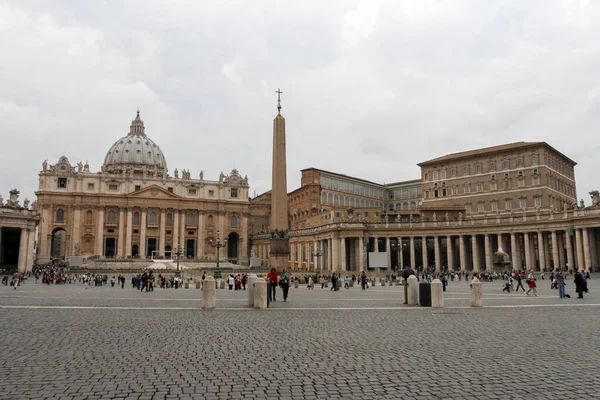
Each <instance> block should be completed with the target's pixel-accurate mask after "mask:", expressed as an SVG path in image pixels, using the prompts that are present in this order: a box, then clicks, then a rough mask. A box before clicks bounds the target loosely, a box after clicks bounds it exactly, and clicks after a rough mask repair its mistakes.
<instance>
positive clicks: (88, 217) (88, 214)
mask: <svg viewBox="0 0 600 400" xmlns="http://www.w3.org/2000/svg"><path fill="white" fill-rule="evenodd" d="M85 223H86V224H91V223H92V210H88V211H87V212H86V213H85Z"/></svg>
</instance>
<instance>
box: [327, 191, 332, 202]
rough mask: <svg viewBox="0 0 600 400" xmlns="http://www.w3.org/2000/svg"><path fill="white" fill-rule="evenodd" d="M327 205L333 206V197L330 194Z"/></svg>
mask: <svg viewBox="0 0 600 400" xmlns="http://www.w3.org/2000/svg"><path fill="white" fill-rule="evenodd" d="M327 203H328V204H333V195H332V194H331V193H329V194H328V195H327Z"/></svg>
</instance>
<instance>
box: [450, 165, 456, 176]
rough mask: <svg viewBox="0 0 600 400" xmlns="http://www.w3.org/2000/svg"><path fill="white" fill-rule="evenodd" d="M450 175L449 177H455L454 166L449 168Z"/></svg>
mask: <svg viewBox="0 0 600 400" xmlns="http://www.w3.org/2000/svg"><path fill="white" fill-rule="evenodd" d="M450 177H451V178H454V177H456V167H452V168H450Z"/></svg>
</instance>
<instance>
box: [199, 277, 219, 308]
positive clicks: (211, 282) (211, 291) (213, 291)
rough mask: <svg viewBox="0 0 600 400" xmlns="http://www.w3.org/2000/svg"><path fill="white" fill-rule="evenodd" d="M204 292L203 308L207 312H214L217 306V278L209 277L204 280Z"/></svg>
mask: <svg viewBox="0 0 600 400" xmlns="http://www.w3.org/2000/svg"><path fill="white" fill-rule="evenodd" d="M204 283H206V284H205V285H204V290H203V291H202V308H204V309H205V310H212V309H214V308H215V306H216V304H217V287H216V285H215V278H213V277H212V276H210V275H209V276H207V277H206V278H205V279H204Z"/></svg>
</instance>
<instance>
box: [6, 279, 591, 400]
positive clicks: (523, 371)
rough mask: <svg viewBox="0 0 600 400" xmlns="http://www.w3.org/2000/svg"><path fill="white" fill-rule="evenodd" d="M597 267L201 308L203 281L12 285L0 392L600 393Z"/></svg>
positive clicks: (104, 395) (241, 299)
mask: <svg viewBox="0 0 600 400" xmlns="http://www.w3.org/2000/svg"><path fill="white" fill-rule="evenodd" d="M598 279H600V276H598ZM595 282H596V281H595V280H594V279H592V280H590V282H589V286H590V293H589V294H588V295H587V296H586V298H585V299H583V300H578V299H574V298H572V299H567V300H559V299H558V298H557V295H556V292H555V291H551V290H549V289H548V288H547V287H546V286H549V281H546V282H543V281H541V282H540V286H541V287H540V295H539V296H538V297H527V296H525V295H523V294H510V295H504V294H502V293H501V292H500V290H501V284H500V283H499V282H496V283H489V284H488V283H486V284H485V285H484V293H485V298H484V308H482V309H470V308H468V307H466V306H468V304H469V299H468V285H467V284H466V283H464V282H461V283H454V284H451V285H450V287H449V289H448V292H446V293H445V296H446V301H445V302H446V305H447V307H446V308H444V309H431V308H419V307H412V306H411V307H409V306H403V305H402V299H403V295H402V288H401V287H398V288H396V287H388V286H386V287H377V288H374V289H373V288H371V289H368V290H367V291H361V290H360V289H358V288H356V287H355V288H352V289H350V290H348V291H345V290H342V291H340V292H331V291H329V290H328V289H323V290H321V289H320V287H317V288H316V289H315V290H314V291H309V290H307V289H306V288H303V287H301V288H299V289H290V300H289V301H288V302H287V303H284V302H282V301H281V300H282V298H281V299H278V301H277V302H276V303H272V306H273V307H272V308H271V309H269V310H262V311H261V310H251V309H249V308H248V307H246V306H245V303H246V292H243V291H241V292H235V291H233V292H230V291H228V290H218V291H217V298H218V300H217V309H216V310H209V311H207V310H201V309H200V304H201V302H200V299H201V295H200V291H199V290H195V289H188V290H186V289H179V290H174V289H166V290H161V289H156V290H155V292H153V293H140V292H138V291H135V290H133V289H132V288H131V287H130V286H126V287H125V289H117V288H115V289H112V288H106V287H103V288H92V289H88V290H85V289H84V288H83V286H82V285H66V286H50V287H47V286H42V285H35V284H26V285H24V286H22V287H19V288H18V289H17V290H12V289H11V288H10V287H5V286H2V287H0V321H1V324H0V338H1V343H2V348H3V350H4V351H2V353H1V355H0V400H1V399H73V400H74V399H246V398H255V399H269V398H272V399H336V398H343V399H351V398H357V399H417V398H418V399H550V398H552V399H571V398H572V399H588V398H599V397H600V390H599V389H598V387H597V377H598V376H600V347H599V346H597V345H595V342H596V340H597V337H598V329H599V328H600V304H598V303H600V302H599V301H598V299H599V298H600V295H598V294H596V293H595V289H594V288H595V287H598V285H594V284H595ZM569 289H571V290H570V291H571V292H572V287H569ZM572 294H574V293H572ZM486 305H487V306H488V307H485V306H486ZM505 306H506V307H505ZM6 307H18V308H6ZM24 307H31V308H24ZM60 307H64V308H60ZM81 307H89V308H81ZM390 307H392V308H390Z"/></svg>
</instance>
